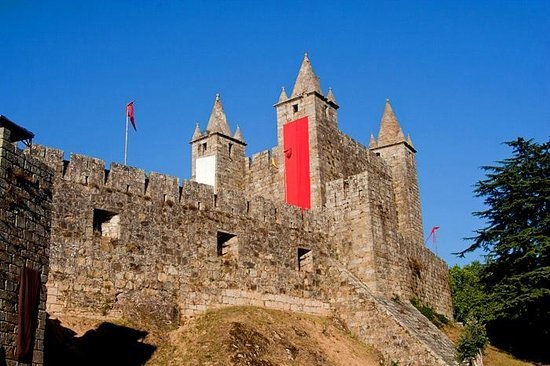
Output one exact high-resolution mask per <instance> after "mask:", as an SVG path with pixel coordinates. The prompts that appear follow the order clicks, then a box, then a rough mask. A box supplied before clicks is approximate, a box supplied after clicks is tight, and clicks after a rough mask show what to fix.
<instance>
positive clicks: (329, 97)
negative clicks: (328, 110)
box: [327, 88, 337, 104]
mask: <svg viewBox="0 0 550 366" xmlns="http://www.w3.org/2000/svg"><path fill="white" fill-rule="evenodd" d="M327 100H328V101H329V102H332V103H334V104H337V103H336V97H335V96H334V92H333V91H332V88H328V93H327Z"/></svg>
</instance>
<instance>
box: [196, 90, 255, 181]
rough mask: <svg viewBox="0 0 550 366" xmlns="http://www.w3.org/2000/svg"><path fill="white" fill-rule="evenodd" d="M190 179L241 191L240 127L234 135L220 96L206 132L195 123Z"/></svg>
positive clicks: (242, 143)
mask: <svg viewBox="0 0 550 366" xmlns="http://www.w3.org/2000/svg"><path fill="white" fill-rule="evenodd" d="M190 143H191V157H192V173H191V174H192V177H191V180H194V181H196V182H199V183H204V184H209V185H211V186H213V187H214V191H215V192H217V191H219V190H220V189H230V190H243V189H244V156H245V146H246V143H245V142H244V139H243V136H242V133H241V130H240V128H239V126H237V129H236V130H235V133H234V134H231V129H230V127H229V124H228V123H227V117H226V115H225V112H224V110H223V106H222V102H221V99H220V95H219V94H217V95H216V100H215V101H214V106H213V107H212V112H211V114H210V118H209V119H208V124H207V126H206V131H204V132H201V129H200V126H199V124H198V123H197V125H196V126H195V131H194V133H193V137H192V138H191V142H190Z"/></svg>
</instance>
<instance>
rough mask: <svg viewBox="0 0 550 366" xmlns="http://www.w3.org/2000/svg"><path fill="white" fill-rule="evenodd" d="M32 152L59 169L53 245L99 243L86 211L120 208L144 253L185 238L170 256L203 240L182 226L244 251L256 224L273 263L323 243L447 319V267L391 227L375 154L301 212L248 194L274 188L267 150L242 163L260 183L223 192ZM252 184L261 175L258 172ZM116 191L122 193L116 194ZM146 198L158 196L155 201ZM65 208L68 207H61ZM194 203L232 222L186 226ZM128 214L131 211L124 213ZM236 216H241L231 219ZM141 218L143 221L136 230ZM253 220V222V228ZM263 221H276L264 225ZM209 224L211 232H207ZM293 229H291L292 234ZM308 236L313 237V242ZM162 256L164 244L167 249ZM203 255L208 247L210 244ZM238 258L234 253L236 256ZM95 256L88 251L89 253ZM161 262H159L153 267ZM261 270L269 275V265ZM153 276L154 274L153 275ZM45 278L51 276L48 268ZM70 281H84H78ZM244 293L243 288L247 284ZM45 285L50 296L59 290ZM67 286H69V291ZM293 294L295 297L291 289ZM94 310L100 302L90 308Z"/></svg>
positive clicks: (369, 280)
mask: <svg viewBox="0 0 550 366" xmlns="http://www.w3.org/2000/svg"><path fill="white" fill-rule="evenodd" d="M34 154H35V155H37V156H41V158H42V159H44V160H45V161H48V162H49V164H50V165H52V166H53V167H54V169H55V170H56V171H57V172H58V174H57V179H56V187H58V189H56V190H55V196H54V201H55V202H56V203H59V204H56V205H55V207H54V216H53V217H54V219H53V228H52V235H53V238H54V243H55V242H56V239H62V240H61V242H62V243H64V244H63V245H61V246H60V248H66V244H65V241H66V238H69V237H70V238H72V239H71V240H72V241H77V242H79V243H81V242H82V243H87V244H85V246H86V245H88V246H90V248H91V249H94V248H96V246H97V243H95V242H96V241H98V240H100V241H101V240H103V241H105V239H101V238H99V239H98V238H97V236H98V235H97V234H95V235H94V232H93V217H92V216H93V211H94V209H96V210H103V211H107V212H112V213H117V214H119V216H120V218H119V220H120V221H119V222H120V224H119V225H120V227H121V228H125V229H121V234H120V235H121V237H120V238H119V239H118V240H123V241H126V240H129V239H131V240H132V241H133V242H135V245H137V246H138V247H144V248H145V247H147V248H148V247H151V249H150V250H152V251H156V250H162V249H159V248H162V246H163V245H169V246H173V245H176V244H175V243H177V245H178V247H181V246H182V245H183V244H180V243H188V244H185V245H183V248H185V250H187V251H189V253H187V254H185V255H184V254H182V253H178V255H177V257H178V258H179V257H182V256H183V257H185V256H191V257H194V256H195V253H194V252H195V251H197V250H200V248H202V246H201V245H199V246H198V247H197V244H196V243H201V240H198V241H196V243H195V244H192V243H190V240H191V239H190V238H191V237H192V238H195V239H197V238H200V237H201V236H198V234H196V233H190V232H186V230H189V228H190V227H194V226H196V227H197V230H198V231H200V229H201V228H202V229H204V233H201V235H202V236H203V237H204V240H207V239H206V238H207V237H209V238H210V239H209V240H214V239H212V238H213V237H215V236H216V230H220V231H224V232H229V233H233V234H237V233H236V232H241V234H237V236H238V237H239V245H240V248H241V249H242V248H246V246H247V245H248V244H246V243H249V241H250V240H251V239H250V240H249V239H246V238H247V237H248V236H249V235H251V234H250V233H248V231H254V232H256V234H255V235H259V234H258V233H262V232H265V231H266V230H268V231H271V232H272V233H273V234H272V235H273V237H277V240H278V241H280V243H279V244H277V245H275V244H274V245H275V246H276V247H278V246H281V247H284V248H286V250H288V252H287V253H286V256H287V257H285V258H282V257H281V258H279V260H280V261H284V262H286V263H290V262H289V261H294V262H296V261H297V254H296V250H297V248H298V247H299V246H300V245H301V246H303V247H304V248H309V249H312V248H315V250H316V251H319V250H321V249H323V250H329V251H330V253H331V256H333V257H334V258H337V259H338V260H339V261H340V262H341V263H345V264H346V267H347V268H348V269H349V270H350V271H352V272H353V273H354V274H355V275H357V276H358V277H359V278H360V279H361V280H362V281H363V282H364V283H365V284H367V285H368V286H369V287H370V288H371V289H372V291H374V292H375V293H377V294H379V295H383V296H386V297H388V298H391V297H394V296H398V297H400V298H402V299H404V300H405V301H408V300H409V299H411V298H414V297H416V298H418V299H420V300H422V301H424V302H425V303H427V304H430V305H432V306H433V307H434V308H435V309H437V310H438V311H439V312H441V313H442V314H445V315H446V316H448V317H451V316H452V308H451V306H452V305H451V299H450V291H449V285H448V273H447V272H448V270H447V267H446V265H445V263H444V262H443V261H442V260H440V259H439V258H437V257H436V256H435V255H433V254H432V253H431V252H430V251H429V250H428V249H427V248H425V247H423V246H418V245H416V243H411V242H410V240H409V239H407V238H404V237H403V236H402V235H401V234H400V233H399V232H398V230H397V228H396V225H395V222H396V221H397V211H396V208H395V202H394V196H393V191H392V189H393V186H392V178H391V170H390V169H389V168H388V167H387V166H386V164H385V163H384V161H383V160H382V158H381V157H379V156H376V155H375V154H372V153H369V155H368V158H367V159H366V161H365V166H366V167H367V169H366V171H365V172H363V173H360V174H357V175H354V176H351V177H348V178H347V179H338V180H335V181H333V182H330V183H329V184H327V190H326V192H327V195H326V197H327V202H326V205H325V206H326V207H325V208H322V209H313V210H309V211H305V212H304V213H300V210H299V209H297V208H294V207H292V206H288V205H285V204H276V203H273V202H272V201H271V200H269V199H268V198H266V197H263V196H261V195H259V196H257V195H255V194H256V193H257V192H261V191H262V190H263V191H264V192H267V190H265V187H275V186H276V183H275V184H274V182H276V180H275V179H274V180H271V181H269V180H268V179H267V178H274V177H276V173H277V168H276V167H274V166H273V164H272V161H271V159H270V156H269V154H267V152H265V153H261V154H259V155H256V156H254V157H253V158H252V164H251V165H250V167H251V168H255V167H257V168H258V169H257V170H256V172H255V175H254V177H256V178H258V177H259V175H260V174H263V175H264V177H267V178H266V180H264V181H263V182H265V184H261V183H259V184H258V186H257V187H258V189H256V190H254V194H247V195H242V193H239V192H234V191H230V190H227V189H226V190H222V191H219V192H217V193H216V194H214V192H213V190H212V188H211V187H209V186H205V185H200V184H196V183H193V182H188V181H185V182H184V183H183V185H182V186H181V187H180V186H179V182H178V180H177V179H176V178H174V177H168V176H164V175H161V174H156V173H152V174H150V175H149V176H148V177H146V176H145V173H144V172H143V171H142V170H139V169H135V168H130V167H125V166H122V165H118V164H112V165H111V169H110V170H105V168H104V163H103V162H102V161H100V160H97V159H93V158H89V157H85V156H82V155H76V154H73V155H72V156H71V160H70V161H63V153H62V152H61V151H59V150H55V149H49V148H45V147H40V148H38V147H35V149H34ZM258 182H262V180H261V179H259V180H258ZM75 183H76V184H75ZM268 189H269V188H268ZM272 189H275V188H272ZM68 192H70V193H68ZM121 192H122V193H123V194H124V195H122V196H121ZM266 196H267V194H266ZM62 202H67V203H68V202H71V203H70V204H63V203H62ZM152 202H156V205H155V204H153V203H152ZM159 202H160V207H161V208H163V210H166V209H169V210H170V217H172V219H171V220H173V221H175V222H179V224H178V225H176V226H174V224H173V223H172V222H171V221H162V222H158V218H157V217H165V216H167V213H166V212H165V211H163V210H158V207H159ZM76 208H78V210H76ZM83 208H86V209H83ZM67 210H68V212H65V211H67ZM193 210H198V213H202V211H208V212H210V211H212V212H214V213H216V215H219V213H220V212H222V213H224V214H225V215H228V216H229V218H230V219H231V220H233V221H231V220H230V221H229V222H227V223H225V224H224V225H221V224H220V225H219V227H218V229H214V228H211V229H208V225H207V224H206V223H207V222H208V220H213V223H211V224H212V225H214V224H216V222H218V223H222V221H221V219H220V218H218V217H217V216H216V217H214V218H212V217H210V216H208V215H202V216H199V218H198V219H197V221H196V222H195V223H194V226H193V225H192V226H188V221H189V220H190V219H189V216H192V217H195V216H196V215H195V214H194V211H193ZM73 211H74V212H73ZM128 211H130V212H135V214H133V213H131V214H129V215H128V214H123V213H122V212H128ZM145 212H147V217H146V218H144V219H143V220H141V221H132V220H135V218H136V217H141V216H143V215H144V214H145ZM233 216H235V218H233ZM237 218H243V219H245V220H244V221H243V220H237V221H235V220H236V219H237ZM247 220H248V221H250V220H256V221H257V223H255V224H254V225H253V226H250V223H248V221H247ZM73 221H74V222H75V223H78V226H77V227H75V228H72V229H71V228H69V230H68V231H67V229H66V228H65V227H63V226H67V225H69V224H68V223H69V222H73ZM202 221H205V226H204V227H202V226H201V225H202V224H201V223H202ZM142 222H143V224H145V225H148V227H147V228H140V227H141V223H142ZM151 222H153V223H157V222H158V224H157V226H158V227H155V229H154V230H153V231H151V227H150V225H151ZM182 223H186V224H185V225H184V224H182ZM256 224H257V225H259V227H258V228H256V226H255V225H256ZM270 225H275V226H273V227H271V228H269V229H268V228H266V227H267V226H270ZM174 227H177V228H178V230H177V231H178V232H179V233H180V234H178V236H174V235H175V234H173V228H174ZM288 228H291V229H294V230H296V233H299V234H300V235H299V236H301V237H302V239H301V244H300V243H296V241H295V240H294V239H293V238H292V237H290V238H289V237H288V235H289V234H288V233H287V232H286V231H287V229H288ZM138 230H142V231H143V233H140V234H133V232H135V231H138ZM208 230H210V233H209V234H205V233H206V232H208ZM125 231H126V233H125ZM128 232H132V234H131V236H130V237H127V236H125V235H130V234H129V233H128ZM161 232H162V233H163V234H162V235H160V234H158V235H160V237H161V238H163V240H162V241H159V240H158V237H157V236H158V235H157V236H155V237H150V235H151V233H161ZM164 232H167V233H164ZM296 233H295V234H294V236H296V235H298V234H296ZM314 237H318V238H321V239H319V240H313V239H312V238H314ZM195 239H193V240H195ZM67 240H68V239H67ZM94 240H95V241H94ZM274 240H275V239H274ZM254 241H255V242H257V243H260V244H254V245H263V243H266V242H269V238H267V237H261V238H256V239H255V240H254ZM152 243H153V244H152ZM205 245H206V244H205ZM210 245H211V246H213V245H214V244H210ZM54 246H56V245H54ZM77 247H81V248H82V244H79V245H78V246H77ZM214 248H215V246H214ZM241 249H239V250H241ZM55 250H57V249H53V250H52V268H53V269H52V274H54V273H55V258H57V257H56V256H55V255H56V253H55ZM180 250H182V249H180ZM242 250H245V249H242ZM264 250H265V251H266V252H267V253H269V255H274V254H273V253H271V250H270V249H269V248H264ZM247 251H248V250H247ZM168 253H172V251H171V250H169V251H168ZM210 254H211V255H215V254H216V253H215V251H212V252H211V253H210ZM239 256H240V257H242V255H241V254H239ZM58 257H59V258H60V260H65V258H68V257H71V256H70V255H67V253H65V252H61V253H59V256H58ZM93 257H94V256H89V258H93ZM97 257H98V258H99V259H98V260H99V261H104V258H103V257H102V256H101V255H99V254H98V255H97ZM121 258H122V260H125V256H124V255H121ZM168 258H170V256H169V257H168ZM105 262H110V261H105ZM252 263H255V261H252ZM99 265H100V263H94V265H93V268H98V266H99ZM170 265H173V264H170ZM69 267H71V266H67V265H65V264H62V265H60V268H61V269H63V268H69ZM166 268H167V267H166V266H162V270H160V272H159V273H161V272H162V271H163V270H165V269H166ZM127 269H128V270H129V269H131V268H124V270H127ZM265 270H266V271H268V272H269V268H268V267H266V269H265ZM62 271H65V270H64V269H63V270H62ZM108 272H110V271H109V270H108V269H106V273H108ZM130 272H131V271H130ZM275 272H277V271H275ZM159 273H157V274H154V275H153V276H152V277H155V278H156V277H158V276H159ZM178 273H179V272H178ZM187 273H188V271H183V272H182V273H180V274H178V276H179V275H182V276H185V275H186V274H187ZM291 273H293V272H291ZM81 275H82V276H84V277H88V276H90V277H93V274H91V273H87V272H83V273H81ZM278 275H280V274H278ZM178 276H176V277H178ZM264 276H265V275H264ZM51 277H52V278H55V276H53V275H52V276H51ZM161 277H163V276H161ZM94 281H96V280H95V279H94ZM70 282H75V283H76V282H78V283H82V281H80V279H79V280H78V281H70ZM54 283H55V281H53V282H52V284H51V285H52V286H53V285H54ZM283 283H285V281H283ZM63 286H64V285H63ZM135 286H136V287H141V284H140V283H137V284H135ZM149 286H150V285H149ZM115 287H116V286H115ZM255 288H257V287H255ZM239 289H240V288H239ZM113 290H114V289H113ZM242 290H245V291H247V290H250V288H243V289H242ZM53 291H54V293H56V291H57V290H53ZM260 291H261V290H260ZM68 292H70V293H73V290H68ZM279 292H280V291H279ZM279 292H277V291H275V292H273V291H272V292H270V293H279ZM109 296H110V295H109ZM296 296H298V297H300V295H299V294H296ZM61 303H62V302H61ZM58 305H59V304H58ZM62 308H63V307H62ZM94 308H98V307H97V306H95V305H94ZM58 309H61V308H58Z"/></svg>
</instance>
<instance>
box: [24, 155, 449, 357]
mask: <svg viewBox="0 0 550 366" xmlns="http://www.w3.org/2000/svg"><path fill="white" fill-rule="evenodd" d="M33 153H34V154H35V156H37V157H40V158H41V159H43V160H44V161H46V162H48V164H50V165H51V166H52V167H53V168H54V169H55V170H56V171H57V172H58V174H56V177H55V184H54V197H53V200H54V211H53V216H52V242H53V244H52V250H51V270H50V277H49V282H48V291H49V296H48V310H49V311H50V312H51V313H52V314H54V315H55V314H59V313H72V314H79V313H81V314H85V315H90V314H94V315H107V316H128V317H130V316H140V315H141V316H148V317H157V318H158V319H159V321H164V322H167V323H170V322H171V323H173V324H177V323H178V322H179V319H180V317H181V316H182V315H183V316H187V315H193V314H196V313H200V312H203V311H205V310H207V309H210V308H216V307H220V306H228V305H256V306H264V307H270V308H275V309H283V310H291V311H300V312H306V313H312V314H321V315H329V314H334V313H336V314H338V316H341V317H342V318H343V319H344V320H345V321H346V323H347V324H348V326H350V329H352V331H354V333H355V334H356V335H358V337H359V339H361V340H363V341H365V342H367V343H369V344H373V345H375V346H377V347H379V348H380V349H383V350H384V353H385V355H386V356H387V358H388V359H393V360H399V361H400V362H403V363H405V362H407V364H410V365H440V364H441V365H443V364H452V363H448V362H446V361H445V360H446V359H449V356H448V355H449V354H450V355H451V358H452V356H453V353H452V352H453V351H452V347H451V346H449V345H448V344H444V345H443V346H441V345H436V346H434V345H433V344H432V343H430V339H432V338H434V337H435V336H434V335H433V334H432V333H434V334H437V336H438V337H444V336H442V335H441V334H440V333H438V331H437V330H434V329H433V327H429V326H428V328H427V330H426V331H425V332H428V333H426V334H425V332H424V331H422V330H415V329H416V328H415V327H416V326H417V323H415V322H418V321H419V320H418V319H421V317H422V316H421V315H420V314H419V313H418V312H417V311H416V310H415V309H414V308H412V307H411V306H410V305H408V306H407V305H402V306H401V305H399V304H398V303H397V304H396V303H391V300H383V299H382V298H378V297H379V296H380V294H376V293H373V292H371V291H370V289H369V287H367V286H369V285H370V284H371V283H369V282H368V281H365V280H364V279H363V278H361V279H360V280H359V279H357V278H355V275H354V274H352V272H353V269H354V268H353V266H352V264H351V261H352V260H353V258H352V255H351V252H346V251H345V250H346V249H345V245H343V247H340V246H336V245H335V244H334V242H333V240H334V238H335V237H338V236H339V235H343V233H344V232H345V229H344V225H343V224H342V223H343V222H348V223H350V222H351V223H352V225H350V226H346V227H348V229H349V228H355V226H356V225H355V224H359V223H360V222H359V221H360V220H361V217H362V218H365V217H369V215H365V213H368V212H366V211H363V210H362V206H361V205H360V204H359V203H361V202H364V208H365V210H370V207H371V204H370V202H371V201H373V200H376V198H373V197H370V196H369V189H370V190H373V191H376V192H378V188H379V187H378V186H376V185H374V184H373V183H369V181H368V179H369V177H370V179H371V180H373V181H376V182H378V181H380V182H383V181H384V180H380V179H379V175H380V171H382V172H384V171H386V174H387V168H386V167H385V166H384V165H383V164H382V163H381V162H378V163H377V162H376V159H379V158H378V157H374V156H373V159H374V160H373V163H372V164H370V166H372V167H374V168H372V169H373V171H371V172H367V173H364V174H360V175H357V176H353V177H350V178H348V179H347V180H346V181H344V180H340V182H341V185H342V187H341V189H339V188H337V187H336V186H334V187H333V186H331V187H329V188H327V192H331V195H329V197H330V196H333V197H334V200H335V201H334V203H333V205H334V207H333V208H334V211H335V212H336V211H340V212H341V214H342V215H346V217H345V218H344V217H339V216H338V215H337V214H334V215H333V214H332V213H330V214H329V213H328V212H331V210H322V209H321V210H317V209H314V210H310V211H305V212H304V213H302V212H300V210H299V209H297V208H295V207H292V206H287V205H278V204H274V203H273V202H271V201H269V200H267V199H266V198H264V197H261V196H260V197H247V196H243V195H242V194H241V193H239V192H233V191H229V190H223V191H219V192H217V193H214V192H213V189H212V188H211V187H209V186H206V185H202V184H197V183H194V182H188V181H185V182H183V184H182V185H181V186H179V184H178V181H177V179H176V178H173V177H168V176H164V175H160V174H155V173H151V174H150V175H149V176H146V175H145V174H144V172H143V171H141V170H138V169H133V168H129V167H124V166H120V165H117V164H113V165H111V167H110V169H109V170H105V167H104V164H103V162H102V161H100V160H97V159H92V158H88V157H85V156H82V155H76V154H73V155H72V156H71V159H70V160H69V161H63V153H62V152H61V151H59V150H55V149H49V148H45V147H35V148H34V150H33ZM369 174H370V176H369ZM384 184H386V185H390V184H391V182H390V181H385V183H384ZM390 189H391V188H387V189H386V191H387V192H389V191H390ZM387 192H386V194H387ZM337 202H339V203H338V204H337ZM388 205H391V202H390V203H388ZM98 212H99V213H108V214H109V215H112V217H115V216H116V217H118V218H117V220H113V219H112V217H103V220H102V221H101V222H102V223H103V225H101V226H99V227H101V229H99V227H98V225H97V223H94V220H95V219H97V217H96V218H95V219H94V216H97V213H98ZM109 215H107V216H109ZM354 215H355V218H356V220H357V222H353V221H349V218H350V217H353V216H354ZM394 215H395V213H394ZM340 220H343V221H340ZM113 226H118V229H114V228H113ZM371 231H374V230H371ZM368 232H369V231H368V230H364V231H363V232H361V231H356V232H354V233H350V234H348V236H347V239H346V242H347V243H350V244H349V245H355V246H358V245H360V244H361V242H360V241H359V240H357V237H364V236H362V235H367V234H368ZM220 234H222V236H227V235H228V234H229V235H235V236H234V237H231V238H230V239H229V240H227V241H226V242H225V243H226V244H227V246H226V247H223V246H222V248H221V253H220V247H219V240H218V238H219V235H220ZM371 236H372V237H374V234H371ZM366 241H367V242H368V240H366ZM304 249H305V250H311V252H309V254H310V257H309V258H311V260H309V261H308V262H306V260H304V259H302V260H300V256H299V254H300V251H299V250H304ZM357 249H360V248H359V247H357ZM354 250H355V249H354ZM359 252H360V250H359ZM366 252H367V253H369V252H370V254H369V255H370V260H371V262H370V264H372V266H373V268H377V269H376V271H378V267H376V266H377V258H375V255H374V251H373V249H367V250H366ZM333 258H335V259H333ZM339 263H345V264H346V266H344V265H343V264H339ZM362 265H365V263H363V264H362ZM344 267H350V269H349V270H348V269H346V268H344ZM384 268H385V269H387V270H390V271H391V270H395V268H392V267H390V266H386V267H384ZM376 271H374V272H373V276H374V277H373V278H374V280H373V282H372V283H376V281H380V279H379V278H378V277H376V276H379V275H380V273H378V272H376ZM400 275H401V274H400V273H396V276H400ZM426 275H427V276H428V275H429V274H426ZM365 278H366V277H365ZM388 281H389V279H388ZM365 283H366V284H367V286H365ZM380 292H382V291H380ZM387 301H390V303H387ZM402 301H403V303H406V302H407V301H408V299H403V300H402ZM388 304H389V305H388ZM392 307H397V308H398V309H399V310H398V311H393V312H392V311H391V308H392ZM411 319H413V320H414V321H412V320H411ZM422 326H425V324H424V323H423V324H422ZM430 332H431V333H430ZM419 333H420V334H419ZM405 350H406V351H405ZM411 355H413V356H414V359H415V361H414V362H411V360H410V357H411Z"/></svg>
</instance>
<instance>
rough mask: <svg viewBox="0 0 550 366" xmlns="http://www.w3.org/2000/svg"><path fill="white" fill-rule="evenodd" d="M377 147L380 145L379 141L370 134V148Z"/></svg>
mask: <svg viewBox="0 0 550 366" xmlns="http://www.w3.org/2000/svg"><path fill="white" fill-rule="evenodd" d="M375 147H378V143H377V142H376V139H375V138H374V135H373V134H372V133H371V134H370V141H369V148H371V149H373V148H375Z"/></svg>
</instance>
